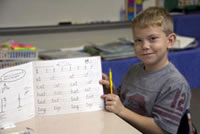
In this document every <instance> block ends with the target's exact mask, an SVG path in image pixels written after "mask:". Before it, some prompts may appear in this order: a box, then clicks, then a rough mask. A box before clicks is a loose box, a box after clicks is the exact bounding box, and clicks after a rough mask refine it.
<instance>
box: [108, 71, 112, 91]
mask: <svg viewBox="0 0 200 134" xmlns="http://www.w3.org/2000/svg"><path fill="white" fill-rule="evenodd" d="M109 77H110V94H113V82H112V71H111V69H109Z"/></svg>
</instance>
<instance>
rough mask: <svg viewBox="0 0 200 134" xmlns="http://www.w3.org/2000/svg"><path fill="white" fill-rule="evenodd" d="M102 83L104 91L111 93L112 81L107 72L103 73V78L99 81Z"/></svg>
mask: <svg viewBox="0 0 200 134" xmlns="http://www.w3.org/2000/svg"><path fill="white" fill-rule="evenodd" d="M99 83H100V84H101V85H103V88H104V92H105V93H109V91H110V81H109V78H108V76H107V75H106V74H104V73H102V80H100V81H99Z"/></svg>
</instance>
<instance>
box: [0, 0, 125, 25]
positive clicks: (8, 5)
mask: <svg viewBox="0 0 200 134" xmlns="http://www.w3.org/2000/svg"><path fill="white" fill-rule="evenodd" d="M123 4H124V2H123V0H0V18H1V19H0V27H12V26H37V25H55V24H58V22H60V21H72V22H88V21H89V22H90V21H107V20H111V21H114V20H119V19H120V16H119V15H120V8H121V7H123Z"/></svg>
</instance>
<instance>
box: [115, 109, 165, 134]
mask: <svg viewBox="0 0 200 134" xmlns="http://www.w3.org/2000/svg"><path fill="white" fill-rule="evenodd" d="M118 115H119V116H120V117H121V118H123V119H125V120H126V121H128V122H129V123H131V124H132V125H133V126H134V127H135V128H137V129H138V130H139V131H141V132H142V133H145V134H167V132H166V131H164V130H162V129H161V128H160V127H159V126H158V125H157V124H156V123H155V121H154V119H153V118H151V117H145V116H142V115H139V114H137V113H135V112H133V111H130V110H129V109H127V108H125V107H124V108H123V109H122V111H121V112H120V113H119V114H118Z"/></svg>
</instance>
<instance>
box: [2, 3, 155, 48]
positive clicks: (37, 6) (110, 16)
mask: <svg viewBox="0 0 200 134" xmlns="http://www.w3.org/2000/svg"><path fill="white" fill-rule="evenodd" d="M154 5H155V0H145V1H144V5H143V6H144V9H145V8H147V7H149V6H154ZM123 6H124V0H84V1H83V0H0V18H1V19H0V28H3V27H21V26H41V25H56V24H58V23H59V22H60V21H73V22H88V21H102V20H111V21H115V20H119V19H120V8H122V7H123ZM118 38H125V39H129V40H131V39H132V34H131V29H130V28H123V29H110V30H96V31H85V32H66V33H47V34H28V35H7V36H1V35H0V41H5V40H14V41H16V42H19V43H27V44H33V45H35V46H36V47H38V48H41V49H57V48H69V47H79V46H83V45H85V44H88V42H92V43H97V44H103V43H107V42H111V41H116V40H117V39H118Z"/></svg>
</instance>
